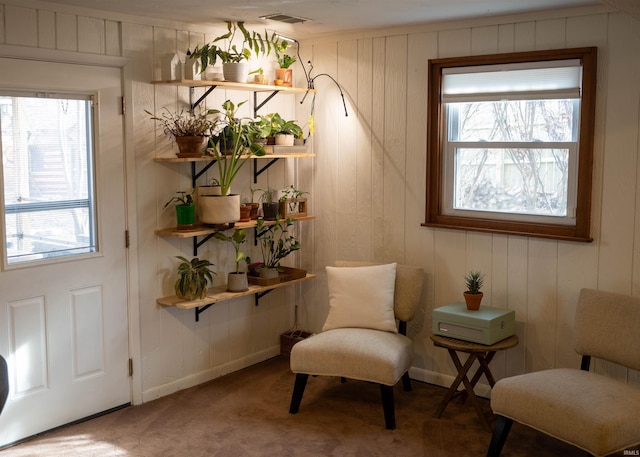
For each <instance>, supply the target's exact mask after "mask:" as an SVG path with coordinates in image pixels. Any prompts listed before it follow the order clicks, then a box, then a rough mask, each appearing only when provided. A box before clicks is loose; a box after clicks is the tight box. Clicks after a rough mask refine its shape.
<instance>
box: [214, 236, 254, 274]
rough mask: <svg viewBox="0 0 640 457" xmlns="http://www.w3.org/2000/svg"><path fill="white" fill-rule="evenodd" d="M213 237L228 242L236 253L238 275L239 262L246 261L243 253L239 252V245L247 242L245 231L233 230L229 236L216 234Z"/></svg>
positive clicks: (237, 271) (238, 271)
mask: <svg viewBox="0 0 640 457" xmlns="http://www.w3.org/2000/svg"><path fill="white" fill-rule="evenodd" d="M213 236H214V237H215V238H217V239H219V240H221V241H228V242H229V243H231V244H232V245H233V249H234V250H235V251H236V273H240V262H242V261H243V260H245V261H246V260H247V259H248V257H247V256H246V255H245V253H244V252H242V251H240V245H241V244H242V243H244V242H245V241H246V240H247V232H246V230H245V229H235V230H234V231H233V235H231V236H228V235H225V234H224V233H223V232H216V233H215V234H214V235H213Z"/></svg>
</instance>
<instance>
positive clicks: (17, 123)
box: [0, 94, 97, 265]
mask: <svg viewBox="0 0 640 457" xmlns="http://www.w3.org/2000/svg"><path fill="white" fill-rule="evenodd" d="M0 125H1V126H2V129H1V135H2V142H1V144H2V164H3V176H2V177H3V182H4V195H3V197H4V225H5V240H4V241H5V246H6V263H7V264H8V265H11V264H16V263H20V262H27V261H34V260H41V259H49V258H55V257H62V256H69V255H73V254H85V253H90V252H95V251H96V249H97V246H96V233H95V223H94V218H95V208H94V183H93V121H92V103H91V100H90V97H89V96H68V95H59V94H57V95H49V94H33V95H0Z"/></svg>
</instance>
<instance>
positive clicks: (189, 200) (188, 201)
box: [164, 191, 193, 208]
mask: <svg viewBox="0 0 640 457" xmlns="http://www.w3.org/2000/svg"><path fill="white" fill-rule="evenodd" d="M176 194H178V196H177V197H172V198H171V200H169V201H168V202H167V203H165V204H164V208H166V207H167V206H169V205H170V204H171V203H174V202H175V203H176V204H177V205H184V206H191V205H193V197H192V195H193V191H191V192H190V193H187V192H182V191H180V192H176Z"/></svg>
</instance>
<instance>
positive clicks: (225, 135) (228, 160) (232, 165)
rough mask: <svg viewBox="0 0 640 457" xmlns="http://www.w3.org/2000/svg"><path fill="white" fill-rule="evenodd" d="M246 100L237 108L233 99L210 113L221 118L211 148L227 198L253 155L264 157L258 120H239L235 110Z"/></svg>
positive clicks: (223, 193)
mask: <svg viewBox="0 0 640 457" xmlns="http://www.w3.org/2000/svg"><path fill="white" fill-rule="evenodd" d="M244 103H246V101H244V102H240V103H238V106H236V105H235V104H234V103H233V102H232V101H231V100H227V101H225V102H224V103H223V104H222V109H223V110H222V111H220V110H209V113H210V114H217V115H222V116H221V117H219V118H218V119H217V120H216V121H215V126H214V131H215V132H217V134H215V135H214V136H212V137H211V138H209V145H210V146H211V148H212V153H213V155H214V157H215V159H216V163H217V165H218V180H219V182H220V191H221V193H222V195H227V193H228V191H229V188H230V187H231V183H232V182H233V180H234V179H235V177H236V175H237V174H238V172H239V171H240V169H241V168H242V167H243V166H244V164H245V163H246V162H247V160H249V159H250V158H251V157H253V156H263V155H265V150H264V148H263V147H262V145H260V144H258V143H257V142H256V140H257V139H258V138H259V129H258V127H256V123H255V121H253V120H252V119H249V118H240V119H239V118H236V110H237V109H238V108H240V106H242V105H243V104H244Z"/></svg>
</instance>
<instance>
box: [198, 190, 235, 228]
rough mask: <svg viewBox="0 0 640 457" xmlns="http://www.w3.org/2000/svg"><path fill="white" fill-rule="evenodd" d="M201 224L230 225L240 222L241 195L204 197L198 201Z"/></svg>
mask: <svg viewBox="0 0 640 457" xmlns="http://www.w3.org/2000/svg"><path fill="white" fill-rule="evenodd" d="M198 206H200V222H202V223H203V224H230V223H232V222H238V221H239V220H240V195H238V194H234V195H202V196H201V197H200V198H199V199H198Z"/></svg>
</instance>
